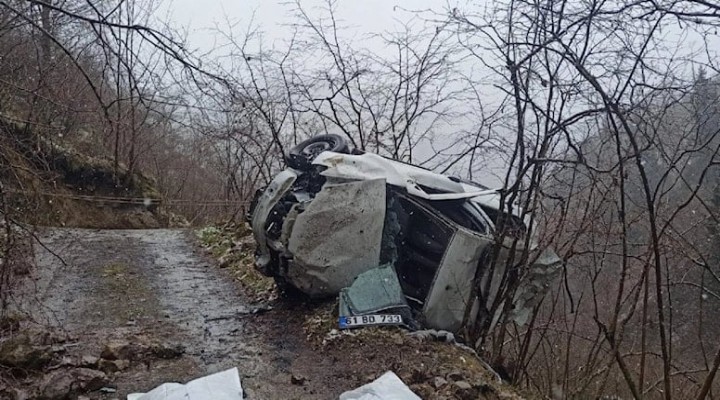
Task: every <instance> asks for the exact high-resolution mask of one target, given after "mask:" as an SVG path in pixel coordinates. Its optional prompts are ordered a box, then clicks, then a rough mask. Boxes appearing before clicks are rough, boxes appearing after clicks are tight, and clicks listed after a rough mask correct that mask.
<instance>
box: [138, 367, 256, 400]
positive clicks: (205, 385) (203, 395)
mask: <svg viewBox="0 0 720 400" xmlns="http://www.w3.org/2000/svg"><path fill="white" fill-rule="evenodd" d="M242 399H243V389H242V385H241V384H240V374H239V373H238V369H237V368H232V369H228V370H226V371H222V372H218V373H216V374H212V375H208V376H205V377H202V378H198V379H195V380H194V381H190V382H188V383H187V384H185V385H182V384H179V383H164V384H162V385H160V386H158V387H156V388H155V389H153V390H152V391H150V392H148V393H133V394H129V395H128V397H127V400H242Z"/></svg>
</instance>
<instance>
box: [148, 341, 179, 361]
mask: <svg viewBox="0 0 720 400" xmlns="http://www.w3.org/2000/svg"><path fill="white" fill-rule="evenodd" d="M150 352H151V353H152V354H153V355H154V356H155V357H158V358H162V359H165V360H171V359H174V358H180V357H182V355H183V354H185V347H184V346H182V345H179V344H177V345H171V344H165V343H160V344H155V345H153V346H151V348H150Z"/></svg>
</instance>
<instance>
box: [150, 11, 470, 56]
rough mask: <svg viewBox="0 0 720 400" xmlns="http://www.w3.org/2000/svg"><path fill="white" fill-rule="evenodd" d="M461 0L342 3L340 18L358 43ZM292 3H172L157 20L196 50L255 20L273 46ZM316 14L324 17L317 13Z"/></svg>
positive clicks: (284, 31)
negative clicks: (220, 32)
mask: <svg viewBox="0 0 720 400" xmlns="http://www.w3.org/2000/svg"><path fill="white" fill-rule="evenodd" d="M323 3H324V1H322V0H302V6H303V8H306V9H307V10H308V11H310V12H311V13H312V11H313V9H315V8H317V7H318V6H320V5H322V4H323ZM455 3H457V0H339V1H338V9H337V17H338V18H339V19H340V20H342V22H343V23H344V25H347V26H350V27H352V29H351V30H349V31H348V32H347V33H348V34H350V35H352V36H353V38H354V39H358V40H359V39H362V38H363V37H365V35H366V34H370V33H382V32H385V31H390V30H394V29H395V28H397V27H398V25H399V23H400V21H403V20H407V19H408V18H409V17H410V14H409V13H407V12H404V11H402V9H401V8H405V9H413V10H425V9H435V10H437V11H442V10H444V9H447V8H448V7H449V5H448V4H455ZM291 7H292V4H289V2H288V1H283V0H167V1H165V2H164V3H163V4H162V6H161V8H160V9H159V10H158V17H159V18H160V19H162V20H169V21H170V22H171V23H172V25H174V26H175V27H177V28H179V27H183V28H185V29H187V32H188V39H189V42H190V45H191V46H192V47H193V48H196V49H198V50H200V51H201V52H206V51H208V50H211V49H212V47H213V44H214V39H213V36H214V34H213V32H212V30H213V28H214V27H216V26H219V27H220V28H225V27H227V20H228V19H229V20H230V21H231V22H232V23H237V24H238V25H237V27H236V33H240V32H242V31H244V30H245V29H246V28H247V26H248V25H249V24H250V23H251V21H252V20H253V18H254V24H255V25H258V26H260V27H261V28H262V30H263V32H264V33H265V35H266V39H267V40H268V41H270V42H272V41H277V40H283V39H286V38H287V37H288V35H289V33H290V30H289V28H288V27H287V26H286V25H287V24H288V23H289V22H291V18H290V10H291ZM316 15H319V13H317V14H316Z"/></svg>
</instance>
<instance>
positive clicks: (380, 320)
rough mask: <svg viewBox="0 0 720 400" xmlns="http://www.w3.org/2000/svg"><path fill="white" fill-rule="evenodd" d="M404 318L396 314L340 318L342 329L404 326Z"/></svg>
mask: <svg viewBox="0 0 720 400" xmlns="http://www.w3.org/2000/svg"><path fill="white" fill-rule="evenodd" d="M402 323H403V321H402V317H401V316H400V315H395V314H376V315H356V316H352V317H346V316H341V317H340V329H345V328H354V327H357V326H367V325H402Z"/></svg>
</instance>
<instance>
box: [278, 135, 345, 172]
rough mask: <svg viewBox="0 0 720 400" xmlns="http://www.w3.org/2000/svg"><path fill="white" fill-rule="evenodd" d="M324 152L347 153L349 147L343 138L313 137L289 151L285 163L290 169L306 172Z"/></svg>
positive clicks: (330, 136) (336, 136)
mask: <svg viewBox="0 0 720 400" xmlns="http://www.w3.org/2000/svg"><path fill="white" fill-rule="evenodd" d="M324 151H333V152H335V153H349V152H350V146H349V145H348V142H347V141H346V140H345V138H343V137H342V136H340V135H332V134H329V135H319V136H313V137H311V138H310V139H307V140H305V141H303V142H300V143H298V145H297V146H295V147H293V148H292V149H290V152H289V153H288V155H287V157H285V161H287V164H288V166H289V167H291V168H295V169H299V170H307V169H308V168H310V165H312V162H313V160H314V159H315V157H317V155H318V154H320V153H322V152H324Z"/></svg>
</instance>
